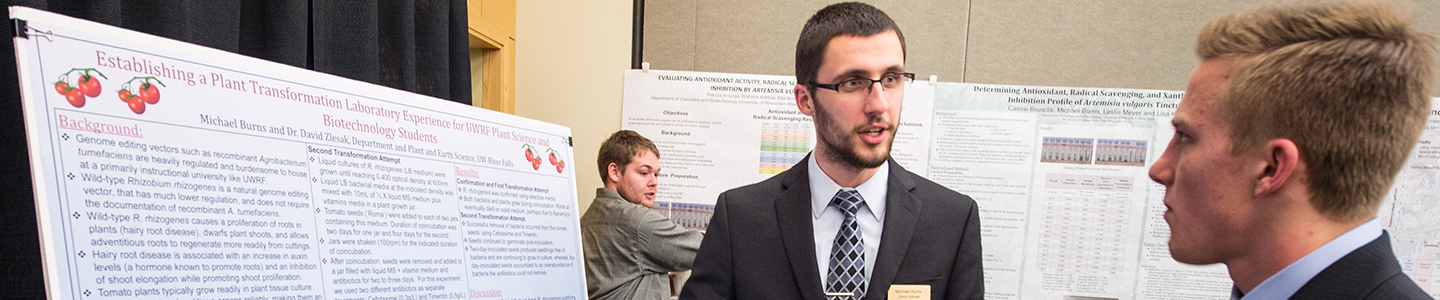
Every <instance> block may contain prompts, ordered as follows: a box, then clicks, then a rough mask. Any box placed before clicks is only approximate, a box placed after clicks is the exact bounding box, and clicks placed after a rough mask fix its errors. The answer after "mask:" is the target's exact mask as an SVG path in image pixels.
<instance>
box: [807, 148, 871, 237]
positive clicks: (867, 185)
mask: <svg viewBox="0 0 1440 300" xmlns="http://www.w3.org/2000/svg"><path fill="white" fill-rule="evenodd" d="M816 159H817V157H816V156H815V152H813V151H812V152H810V159H807V160H806V161H808V162H809V163H808V165H809V166H808V167H809V169H810V170H809V172H810V173H809V174H810V209H811V217H813V218H816V219H819V218H820V213H822V212H824V211H825V207H828V206H830V199H832V198H835V193H837V192H840V184H838V183H835V180H834V179H830V176H827V175H825V171H822V170H820V163H817V162H815V160H816ZM889 178H890V162H888V161H887V162H885V163H883V164H880V167H879V168H877V169H876V170H875V175H871V176H870V179H866V180H865V182H864V183H861V184H860V186H857V187H855V191H857V192H860V198H864V199H865V206H864V207H863V209H869V210H870V215H872V216H875V221H879V222H884V221H885V214H884V213H882V212H884V211H885V194H886V188H888V186H887V185H886V184H885V182H886V181H887V180H888V179H889Z"/></svg>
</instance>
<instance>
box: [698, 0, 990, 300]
mask: <svg viewBox="0 0 1440 300" xmlns="http://www.w3.org/2000/svg"><path fill="white" fill-rule="evenodd" d="M795 73H796V79H797V82H798V83H799V84H797V85H796V86H795V102H796V105H797V106H798V108H799V109H800V111H801V112H802V113H804V114H805V115H808V116H811V117H813V118H814V120H815V130H816V132H817V134H816V135H817V136H818V137H819V142H818V143H817V145H816V149H815V151H814V152H813V153H811V155H810V156H808V157H806V158H805V159H804V160H802V161H801V162H800V163H798V164H796V165H795V166H794V167H792V168H791V169H790V170H788V171H785V172H784V173H781V174H779V175H776V176H774V177H772V178H770V179H769V180H765V181H763V182H760V183H756V184H752V185H748V186H744V187H740V188H736V189H733V190H730V191H727V192H725V193H723V194H721V195H720V197H719V200H718V201H716V205H715V215H714V217H712V219H711V221H710V226H709V232H708V233H707V234H706V235H705V239H704V242H702V243H701V245H700V251H699V253H698V254H697V255H696V259H695V264H694V273H693V275H692V277H690V281H689V282H688V283H687V284H686V285H685V287H684V289H683V292H682V294H681V296H680V297H681V298H682V299H810V300H821V299H830V300H838V299H872V300H873V299H885V298H886V296H887V294H888V293H890V292H900V293H905V294H907V295H921V294H922V293H923V294H924V296H927V297H925V298H924V299H981V298H982V297H983V296H984V286H983V285H984V284H983V282H984V278H983V276H982V268H981V258H980V255H981V254H980V221H979V216H978V214H977V212H978V210H977V208H976V206H975V201H974V200H972V199H970V198H969V197H966V196H965V195H961V194H959V193H956V192H955V191H951V190H949V189H946V188H944V187H942V186H940V185H937V184H935V183H934V182H931V181H929V180H926V179H925V178H922V177H920V176H918V175H915V174H913V173H910V172H908V171H906V170H905V169H903V168H901V167H900V166H899V165H898V164H896V163H895V162H894V161H893V160H890V159H889V158H890V144H891V142H892V141H893V140H894V137H895V130H896V129H897V126H896V124H897V121H898V120H899V118H900V105H901V103H902V101H903V96H904V90H905V88H906V87H907V86H908V85H909V84H910V83H911V81H913V80H914V76H915V75H914V74H911V73H905V44H904V36H903V35H902V34H901V33H900V29H899V27H897V26H896V25H895V23H894V21H892V20H891V19H890V17H889V16H886V15H885V13H884V12H881V11H880V10H878V9H875V8H874V7H872V6H869V5H865V4H860V3H840V4H835V5H831V6H829V7H826V8H824V9H822V10H820V11H819V12H817V13H815V15H814V16H813V17H811V18H810V20H809V21H808V22H806V24H805V28H804V29H803V30H802V31H801V33H800V41H799V43H797V46H796V55H795Z"/></svg>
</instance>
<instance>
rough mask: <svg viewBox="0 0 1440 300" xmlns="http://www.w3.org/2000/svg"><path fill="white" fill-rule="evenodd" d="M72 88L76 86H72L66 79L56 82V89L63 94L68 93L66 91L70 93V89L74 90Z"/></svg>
mask: <svg viewBox="0 0 1440 300" xmlns="http://www.w3.org/2000/svg"><path fill="white" fill-rule="evenodd" d="M72 89H75V88H72V87H70V84H69V83H65V82H64V81H60V82H56V83H55V91H56V92H60V94H61V95H64V94H66V93H69V92H70V90H72Z"/></svg>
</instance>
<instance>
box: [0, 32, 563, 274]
mask: <svg viewBox="0 0 1440 300" xmlns="http://www.w3.org/2000/svg"><path fill="white" fill-rule="evenodd" d="M10 15H11V17H12V18H15V19H18V20H19V21H17V24H19V25H18V27H19V28H21V29H23V30H24V34H21V36H20V37H17V38H15V39H14V42H15V45H16V47H15V48H16V56H17V60H18V65H19V77H20V87H21V94H22V97H23V99H24V101H23V102H22V103H21V106H22V108H23V110H24V116H25V124H26V128H25V130H26V134H27V138H28V142H29V152H30V154H31V159H30V162H31V170H32V172H33V178H34V186H35V195H36V199H35V201H36V209H37V213H38V217H39V218H38V219H39V222H40V224H39V227H40V236H41V239H42V241H41V245H42V251H43V257H44V270H45V276H46V278H45V282H46V285H47V289H46V290H47V292H48V294H49V295H48V296H49V298H50V299H121V298H124V299H157V298H164V299H179V298H184V299H463V298H507V299H509V298H514V299H527V298H528V299H582V298H584V297H585V282H584V271H583V262H582V258H581V254H580V246H579V245H580V234H579V217H578V213H577V210H576V207H575V200H574V199H576V198H577V193H576V191H575V176H574V171H573V169H574V168H571V167H569V164H571V163H572V158H573V157H574V156H573V155H572V149H571V146H570V145H571V144H570V143H571V142H570V141H571V139H570V130H569V129H568V128H565V127H561V126H557V125H553V124H548V123H543V122H539V121H534V120H529V119H524V118H520V117H515V116H511V115H506V114H502V113H496V112H492V111H487V110H483V109H479V108H474V107H470V106H467V105H463V104H458V103H453V102H449V101H444V100H440V99H435V98H430V97H426V96H421V95H417V94H412V93H407V92H403V91H398V90H394V89H389V88H385V87H381V86H376V85H372V84H368V83H363V82H358V81H353V80H348V79H344V78H340V77H335V76H331V75H326V74H321V73H317V72H312V71H308V70H303V69H298V68H294V67H290V66H287V65H282V64H277V63H271V62H267V61H263V60H259V59H253V58H248V57H244V56H240V55H236V54H232V53H228V52H223V51H219V50H214V49H209V48H204V47H199V46H195V45H190V44H186V43H181V42H177V41H172V40H168V39H163V38H159V37H154V36H150V35H145V34H141V33H136V32H132V31H127V30H123V29H119V28H115V27H111V26H106V25H102V24H98V23H93V22H89V21H84V20H79V19H74V18H69V17H65V16H61V15H58V14H53V13H48V12H44V11H39V10H34V9H29V8H21V7H11V8H10Z"/></svg>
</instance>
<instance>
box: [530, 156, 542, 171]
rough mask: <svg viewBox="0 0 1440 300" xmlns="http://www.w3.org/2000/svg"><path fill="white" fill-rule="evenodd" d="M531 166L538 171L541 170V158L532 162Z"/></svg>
mask: <svg viewBox="0 0 1440 300" xmlns="http://www.w3.org/2000/svg"><path fill="white" fill-rule="evenodd" d="M530 166H531V167H532V168H535V169H536V170H539V169H540V159H539V158H536V159H535V160H532V161H531V163H530Z"/></svg>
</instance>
